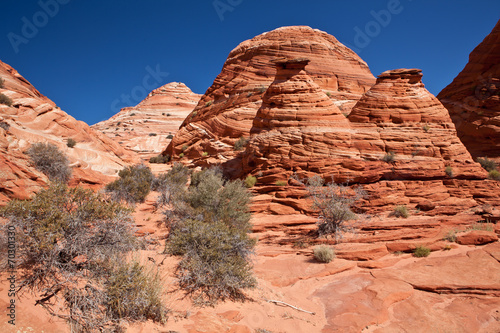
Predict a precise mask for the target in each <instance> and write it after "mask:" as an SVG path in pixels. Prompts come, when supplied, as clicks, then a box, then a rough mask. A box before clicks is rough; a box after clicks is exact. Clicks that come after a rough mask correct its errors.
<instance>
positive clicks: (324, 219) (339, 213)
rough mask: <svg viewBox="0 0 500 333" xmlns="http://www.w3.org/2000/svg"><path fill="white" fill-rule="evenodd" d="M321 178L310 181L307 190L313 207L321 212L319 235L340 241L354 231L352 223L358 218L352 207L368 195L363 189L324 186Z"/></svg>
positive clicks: (313, 178) (316, 177) (333, 185)
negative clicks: (333, 237)
mask: <svg viewBox="0 0 500 333" xmlns="http://www.w3.org/2000/svg"><path fill="white" fill-rule="evenodd" d="M323 183H324V180H323V179H322V178H321V177H320V176H314V177H311V178H309V179H308V181H307V185H306V188H307V190H308V192H309V194H310V196H311V198H312V201H313V207H314V208H315V209H317V210H318V211H319V216H320V220H319V222H318V233H319V235H320V236H322V235H326V236H327V237H328V236H329V235H334V236H335V239H336V240H337V241H339V240H340V239H342V237H343V235H344V233H345V232H352V231H354V225H353V223H351V221H353V220H355V219H356V218H357V216H356V214H355V213H354V212H353V211H352V206H353V205H354V204H355V203H356V202H357V201H358V200H360V199H361V198H363V197H364V196H365V195H366V192H365V191H364V190H363V188H362V187H353V188H349V187H347V186H345V185H339V184H335V183H330V184H328V185H326V186H323Z"/></svg>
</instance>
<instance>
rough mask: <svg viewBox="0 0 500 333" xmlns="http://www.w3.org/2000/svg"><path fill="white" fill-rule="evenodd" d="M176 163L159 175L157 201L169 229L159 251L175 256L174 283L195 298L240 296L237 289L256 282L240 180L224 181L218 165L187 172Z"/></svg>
mask: <svg viewBox="0 0 500 333" xmlns="http://www.w3.org/2000/svg"><path fill="white" fill-rule="evenodd" d="M189 174H190V172H189V170H188V169H187V168H186V167H184V166H182V165H181V164H177V165H175V166H174V167H173V168H172V170H170V171H169V172H168V173H167V174H165V175H161V176H159V177H158V178H159V180H158V184H157V186H158V187H157V189H158V191H159V192H160V193H161V196H160V199H159V200H160V203H161V204H165V205H166V204H168V206H166V210H165V214H166V219H167V221H168V223H169V225H170V226H171V233H170V236H169V238H168V240H167V242H166V245H165V252H166V253H168V254H171V255H178V256H181V257H182V259H181V261H180V263H179V266H178V268H177V276H178V278H179V286H180V287H181V288H182V289H184V290H185V291H186V292H187V293H188V294H189V295H190V296H191V297H192V298H193V300H194V301H195V303H196V304H200V305H206V304H214V303H216V302H217V301H219V300H224V299H233V300H242V299H244V298H245V297H244V294H243V292H242V289H244V288H252V287H254V286H255V285H256V281H255V278H254V277H253V275H252V265H251V261H250V256H251V255H252V253H253V248H254V245H255V240H254V239H252V238H250V237H249V236H248V233H249V231H250V223H249V220H250V214H249V209H248V204H249V202H250V194H249V192H248V191H247V189H246V188H245V186H244V184H243V182H242V181H240V180H236V181H226V180H224V178H223V177H222V173H221V172H220V170H219V169H205V170H203V171H200V172H196V173H194V174H192V175H191V182H190V184H189V186H187V182H188V178H189Z"/></svg>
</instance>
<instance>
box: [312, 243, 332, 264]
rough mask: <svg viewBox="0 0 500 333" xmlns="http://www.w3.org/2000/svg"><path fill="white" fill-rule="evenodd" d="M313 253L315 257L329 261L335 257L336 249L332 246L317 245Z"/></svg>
mask: <svg viewBox="0 0 500 333" xmlns="http://www.w3.org/2000/svg"><path fill="white" fill-rule="evenodd" d="M313 253H314V259H316V260H317V261H319V262H324V263H329V262H331V261H332V260H333V258H335V251H334V250H333V249H332V248H331V247H328V246H325V245H320V246H316V247H315V248H314V250H313Z"/></svg>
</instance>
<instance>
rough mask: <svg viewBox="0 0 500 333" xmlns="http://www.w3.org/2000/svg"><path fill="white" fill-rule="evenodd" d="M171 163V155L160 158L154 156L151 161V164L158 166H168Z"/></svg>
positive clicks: (160, 156) (159, 156)
mask: <svg viewBox="0 0 500 333" xmlns="http://www.w3.org/2000/svg"><path fill="white" fill-rule="evenodd" d="M168 162H170V155H168V154H166V155H162V154H160V155H158V156H153V157H151V158H150V159H149V163H156V164H166V163H168Z"/></svg>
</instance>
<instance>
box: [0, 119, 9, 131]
mask: <svg viewBox="0 0 500 333" xmlns="http://www.w3.org/2000/svg"><path fill="white" fill-rule="evenodd" d="M0 128H3V129H4V130H5V131H8V130H9V128H10V125H9V124H7V123H6V122H4V121H0Z"/></svg>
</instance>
